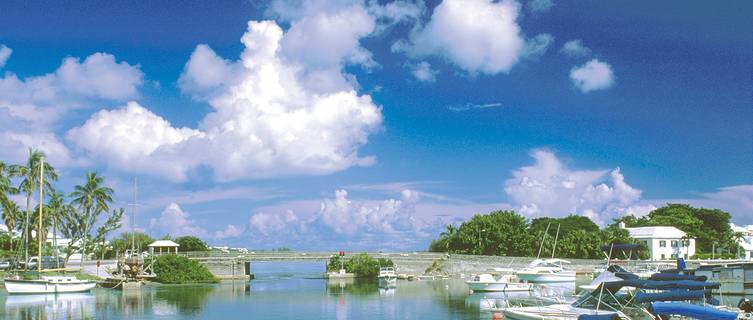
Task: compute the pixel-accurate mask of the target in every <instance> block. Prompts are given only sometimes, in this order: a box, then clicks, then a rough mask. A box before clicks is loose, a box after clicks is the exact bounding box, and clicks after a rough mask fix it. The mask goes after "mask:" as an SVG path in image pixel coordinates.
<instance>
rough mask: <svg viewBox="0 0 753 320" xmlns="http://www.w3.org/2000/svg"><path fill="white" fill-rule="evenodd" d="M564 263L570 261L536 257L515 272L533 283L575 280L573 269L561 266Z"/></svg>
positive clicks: (519, 276)
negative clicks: (526, 265)
mask: <svg viewBox="0 0 753 320" xmlns="http://www.w3.org/2000/svg"><path fill="white" fill-rule="evenodd" d="M564 263H570V262H569V261H567V260H562V259H546V260H542V259H536V260H533V261H532V262H531V264H529V265H528V267H526V268H523V269H521V270H519V271H518V272H516V274H517V276H518V278H520V280H523V281H528V282H534V283H547V282H575V271H573V270H569V269H566V268H565V267H563V266H562V264H564Z"/></svg>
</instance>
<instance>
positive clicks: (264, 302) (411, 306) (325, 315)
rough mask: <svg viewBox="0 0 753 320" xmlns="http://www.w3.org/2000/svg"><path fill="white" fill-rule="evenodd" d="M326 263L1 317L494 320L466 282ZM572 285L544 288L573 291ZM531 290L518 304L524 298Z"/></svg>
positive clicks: (39, 305) (24, 305)
mask: <svg viewBox="0 0 753 320" xmlns="http://www.w3.org/2000/svg"><path fill="white" fill-rule="evenodd" d="M323 270H324V265H323V264H321V263H255V264H254V273H255V274H256V276H257V279H256V280H253V281H251V282H224V283H221V284H216V285H180V286H178V285H176V286H154V287H146V288H144V289H142V290H134V291H125V292H123V291H117V290H110V289H101V288H97V289H95V290H93V291H92V292H91V293H87V294H67V295H57V296H55V295H51V296H50V295H24V296H8V295H7V294H5V293H4V292H3V293H1V294H0V319H338V320H342V319H490V318H491V313H489V312H485V311H480V309H481V308H482V307H484V306H485V305H488V304H489V303H490V302H492V301H494V300H495V299H503V298H505V295H504V294H501V295H494V294H492V295H481V294H472V295H469V294H468V287H467V286H466V285H465V283H463V281H462V280H459V279H455V280H437V281H400V282H399V283H398V286H397V288H395V289H390V290H386V289H380V288H379V287H378V286H377V283H376V281H374V282H367V283H352V282H327V281H326V280H324V279H317V277H320V275H321V273H322V271H323ZM573 290H574V286H572V285H571V287H565V288H559V287H546V288H538V290H537V293H536V294H537V295H539V294H543V295H557V294H561V293H565V294H572V291H573ZM528 296H529V293H523V294H522V296H521V295H520V294H518V295H517V296H515V297H513V298H514V299H518V298H520V299H526V298H527V297H528Z"/></svg>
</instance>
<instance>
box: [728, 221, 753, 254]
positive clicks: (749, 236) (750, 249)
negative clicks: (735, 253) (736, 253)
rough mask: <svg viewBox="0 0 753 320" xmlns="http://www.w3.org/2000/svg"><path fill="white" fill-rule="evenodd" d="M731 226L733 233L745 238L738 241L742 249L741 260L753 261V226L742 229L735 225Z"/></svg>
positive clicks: (731, 224)
mask: <svg viewBox="0 0 753 320" xmlns="http://www.w3.org/2000/svg"><path fill="white" fill-rule="evenodd" d="M729 226H730V228H732V232H739V233H741V234H742V235H743V237H742V238H740V240H738V244H739V245H740V247H742V251H741V252H740V258H741V259H745V260H753V225H747V226H744V227H741V226H736V225H735V224H734V223H730V224H729Z"/></svg>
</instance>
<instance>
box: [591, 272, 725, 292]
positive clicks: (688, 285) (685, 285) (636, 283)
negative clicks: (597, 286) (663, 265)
mask: <svg viewBox="0 0 753 320" xmlns="http://www.w3.org/2000/svg"><path fill="white" fill-rule="evenodd" d="M618 276H619V275H618ZM603 285H604V288H605V289H608V290H610V291H613V292H616V291H617V290H619V289H620V288H622V287H635V288H640V289H654V290H673V289H684V290H703V289H714V288H719V286H720V284H719V283H718V282H704V281H693V280H675V281H656V280H641V279H629V280H622V281H611V282H605V283H604V284H603Z"/></svg>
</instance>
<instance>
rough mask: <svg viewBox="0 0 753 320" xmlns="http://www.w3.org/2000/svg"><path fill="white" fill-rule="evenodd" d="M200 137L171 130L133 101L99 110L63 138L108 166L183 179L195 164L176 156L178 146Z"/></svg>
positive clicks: (170, 126)
mask: <svg viewBox="0 0 753 320" xmlns="http://www.w3.org/2000/svg"><path fill="white" fill-rule="evenodd" d="M201 136H203V133H202V132H199V131H197V130H194V129H189V128H174V127H172V125H171V124H170V123H169V122H167V121H166V120H165V119H163V118H161V117H160V116H158V115H155V114H154V113H152V112H151V111H149V110H147V109H145V108H144V107H142V106H140V105H139V104H138V103H136V102H129V103H128V104H127V105H126V106H125V107H123V108H120V109H115V110H101V111H99V112H97V113H95V114H94V115H92V116H91V118H89V120H87V121H86V122H85V123H84V124H83V125H82V126H80V127H76V128H73V129H71V130H69V131H68V133H67V135H66V137H67V138H68V140H70V141H71V142H72V143H73V144H74V145H76V146H78V147H79V148H82V149H84V150H89V151H90V153H91V156H92V157H94V158H101V159H104V160H105V161H106V162H108V164H109V165H111V166H115V167H118V168H122V169H126V170H130V171H146V172H150V173H152V174H154V175H162V176H167V177H169V178H172V179H173V180H184V179H185V178H186V176H185V174H186V170H188V169H189V168H190V166H191V165H193V164H195V162H194V160H193V158H194V157H189V156H188V155H187V154H186V155H181V154H179V151H180V150H181V149H180V148H182V145H181V143H184V142H186V141H188V140H189V139H191V138H199V137H201Z"/></svg>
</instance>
